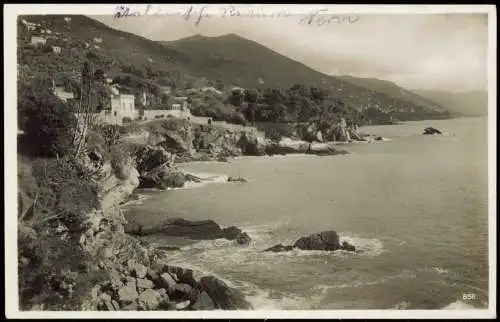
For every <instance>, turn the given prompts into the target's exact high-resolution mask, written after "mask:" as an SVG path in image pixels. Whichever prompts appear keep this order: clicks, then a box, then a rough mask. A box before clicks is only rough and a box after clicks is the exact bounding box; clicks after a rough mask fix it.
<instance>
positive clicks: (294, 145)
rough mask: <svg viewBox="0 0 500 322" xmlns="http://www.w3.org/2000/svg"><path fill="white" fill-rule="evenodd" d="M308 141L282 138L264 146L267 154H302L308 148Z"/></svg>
mask: <svg viewBox="0 0 500 322" xmlns="http://www.w3.org/2000/svg"><path fill="white" fill-rule="evenodd" d="M309 146H310V144H309V142H306V141H296V140H292V139H290V138H282V139H281V140H280V141H279V142H270V143H269V144H268V145H267V146H266V153H267V154H269V155H275V154H278V155H285V154H303V153H306V152H307V151H308V149H309Z"/></svg>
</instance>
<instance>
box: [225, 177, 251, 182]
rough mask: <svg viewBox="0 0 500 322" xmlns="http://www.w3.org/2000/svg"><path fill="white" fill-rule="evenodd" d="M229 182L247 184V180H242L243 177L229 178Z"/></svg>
mask: <svg viewBox="0 0 500 322" xmlns="http://www.w3.org/2000/svg"><path fill="white" fill-rule="evenodd" d="M227 181H228V182H247V180H246V179H244V178H242V177H229V178H227Z"/></svg>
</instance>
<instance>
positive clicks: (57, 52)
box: [52, 46, 62, 54]
mask: <svg viewBox="0 0 500 322" xmlns="http://www.w3.org/2000/svg"><path fill="white" fill-rule="evenodd" d="M52 51H53V52H54V53H56V54H60V53H61V51H62V50H61V47H59V46H52Z"/></svg>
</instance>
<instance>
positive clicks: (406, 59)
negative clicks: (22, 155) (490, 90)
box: [89, 14, 488, 92]
mask: <svg viewBox="0 0 500 322" xmlns="http://www.w3.org/2000/svg"><path fill="white" fill-rule="evenodd" d="M89 17H91V18H93V19H96V20H98V21H100V22H102V23H104V24H106V25H108V26H110V27H112V28H115V29H118V30H122V31H126V32H131V33H134V34H136V35H139V36H142V37H145V38H148V39H151V40H153V41H173V40H178V39H181V38H186V37H190V36H193V35H197V34H198V35H201V36H207V37H213V36H222V35H225V34H230V33H234V34H236V35H238V36H240V37H243V38H246V39H249V40H252V41H255V42H258V43H260V44H261V45H263V46H265V47H268V48H270V49H272V50H274V51H276V52H278V53H280V54H282V55H284V56H287V57H289V58H291V59H294V60H297V61H299V62H301V63H304V64H305V65H307V66H309V67H311V68H313V69H315V70H318V71H320V72H322V73H325V74H328V75H332V76H339V75H350V76H355V77H364V78H378V79H383V80H388V81H391V82H394V83H396V84H397V85H399V86H402V87H404V88H406V89H409V90H417V89H419V90H435V91H446V92H467V91H487V54H488V23H487V15H486V14H392V15H391V14H362V15H359V20H358V21H356V22H355V23H351V24H348V23H343V24H338V23H331V24H326V25H322V26H318V25H314V24H312V25H301V24H299V23H298V20H299V19H300V16H299V15H292V16H290V17H286V18H285V17H281V18H275V19H270V18H247V17H231V18H212V17H211V19H203V20H202V21H201V22H200V24H199V25H198V26H196V25H195V24H194V23H193V20H192V19H191V20H190V21H186V20H184V19H183V17H181V16H179V15H177V16H160V15H159V16H142V17H126V18H122V19H114V18H113V17H112V16H110V15H109V16H104V15H101V16H94V15H92V16H89ZM193 19H194V18H193ZM339 44H340V45H339Z"/></svg>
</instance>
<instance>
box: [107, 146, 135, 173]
mask: <svg viewBox="0 0 500 322" xmlns="http://www.w3.org/2000/svg"><path fill="white" fill-rule="evenodd" d="M110 161H111V167H112V168H113V171H114V173H115V176H116V177H117V178H118V179H120V180H126V179H127V178H128V177H129V175H130V165H129V161H130V152H129V151H127V150H126V149H124V148H123V146H120V145H114V146H112V147H111V149H110Z"/></svg>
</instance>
